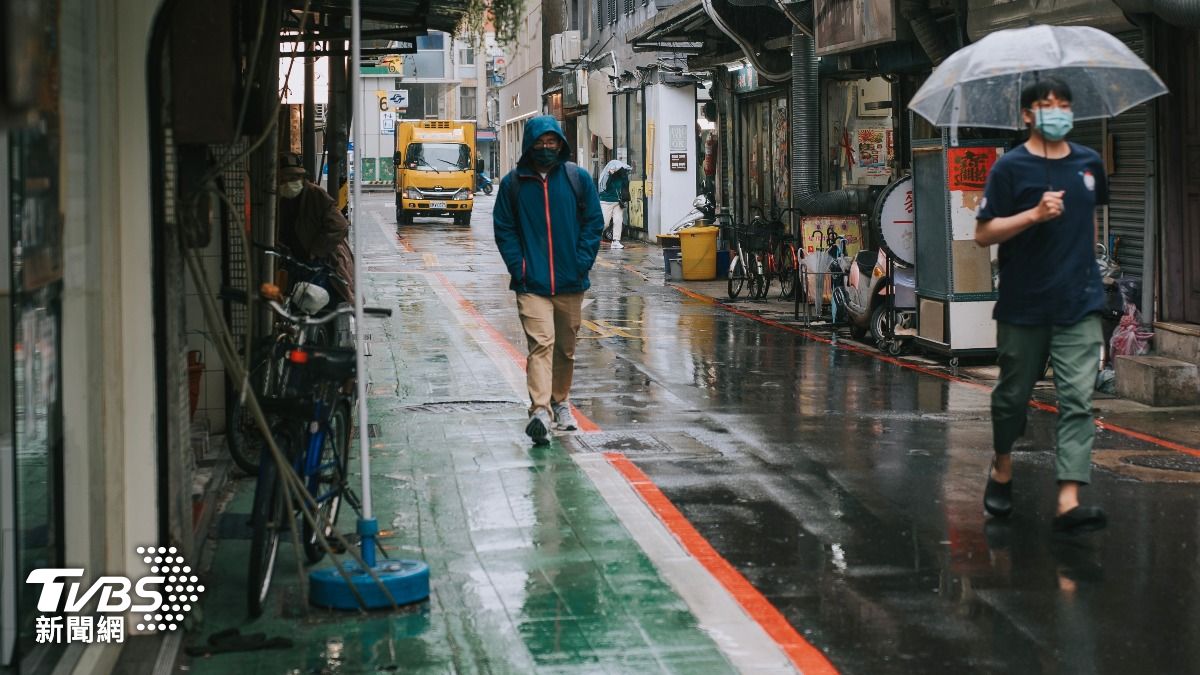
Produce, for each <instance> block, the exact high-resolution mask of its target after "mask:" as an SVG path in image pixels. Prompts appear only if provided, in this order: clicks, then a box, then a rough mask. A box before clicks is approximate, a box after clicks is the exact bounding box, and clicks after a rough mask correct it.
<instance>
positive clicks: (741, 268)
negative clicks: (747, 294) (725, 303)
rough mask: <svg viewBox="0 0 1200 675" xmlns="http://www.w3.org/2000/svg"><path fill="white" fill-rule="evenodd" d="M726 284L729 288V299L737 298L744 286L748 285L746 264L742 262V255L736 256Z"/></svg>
mask: <svg viewBox="0 0 1200 675" xmlns="http://www.w3.org/2000/svg"><path fill="white" fill-rule="evenodd" d="M726 285H727V287H728V290H729V299H730V300H737V297H738V296H739V295H741V294H742V288H743V287H744V286H745V285H746V265H745V264H744V263H743V262H742V258H741V256H737V255H735V256H734V258H733V264H732V265H730V267H729V282H728V283H727V284H726Z"/></svg>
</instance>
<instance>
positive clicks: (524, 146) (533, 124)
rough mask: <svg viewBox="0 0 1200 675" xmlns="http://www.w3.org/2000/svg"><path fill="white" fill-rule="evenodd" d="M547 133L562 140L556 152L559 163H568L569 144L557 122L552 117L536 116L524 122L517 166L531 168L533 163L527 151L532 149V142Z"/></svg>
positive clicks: (569, 157) (569, 154)
mask: <svg viewBox="0 0 1200 675" xmlns="http://www.w3.org/2000/svg"><path fill="white" fill-rule="evenodd" d="M547 132H553V133H554V134H555V135H557V136H558V137H559V138H560V139H562V147H561V148H560V149H559V151H558V159H559V161H561V162H566V161H570V159H571V144H570V143H568V142H567V137H566V136H565V135H563V130H562V127H561V126H559V124H558V120H556V119H554V117H553V116H552V115H538V116H537V117H532V118H530V119H529V121H527V122H525V132H524V134H523V135H522V137H521V159H520V161H518V162H517V166H528V167H532V166H533V162H532V161H530V159H529V151H530V150H532V149H533V142H534V141H536V140H537V139H538V138H539V137H540V136H541V135H542V134H545V133H547Z"/></svg>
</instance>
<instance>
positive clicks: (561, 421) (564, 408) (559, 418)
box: [550, 403, 579, 431]
mask: <svg viewBox="0 0 1200 675" xmlns="http://www.w3.org/2000/svg"><path fill="white" fill-rule="evenodd" d="M550 407H551V408H553V409H554V423H555V424H556V425H557V427H558V428H559V429H562V430H563V431H575V430H576V429H578V428H579V425H578V424H576V423H575V416H574V415H572V414H571V405H570V404H569V403H555V404H554V405H552V406H550Z"/></svg>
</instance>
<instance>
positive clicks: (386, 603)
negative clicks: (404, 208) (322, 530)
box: [308, 0, 429, 610]
mask: <svg viewBox="0 0 1200 675" xmlns="http://www.w3.org/2000/svg"><path fill="white" fill-rule="evenodd" d="M361 27H362V14H361V12H360V9H359V0H351V3H350V41H351V45H352V48H353V52H352V53H353V57H352V58H353V62H352V63H353V65H352V67H351V71H350V72H351V73H352V76H351V80H350V87H351V96H350V100H351V102H352V113H351V119H352V120H353V123H352V125H351V127H352V128H353V129H354V136H355V138H354V147H359V148H361V147H364V146H363V144H362V141H361V138H360V136H361V133H362V124H361V122H362V111H361V109H360V108H361V106H362V103H361V101H360V100H359V98H360V97H359V94H358V92H359V91H361V82H360V73H361V72H362V50H361V45H362V34H361V32H362V31H361ZM356 173H357V172H356ZM358 175H360V176H361V175H362V174H361V173H358ZM353 184H354V189H353V190H352V193H351V202H350V213H351V217H352V218H353V216H354V214H355V213H356V212H357V206H358V205H359V203H360V201H359V198H360V188H359V181H357V180H355V181H353ZM361 232H362V229H361V228H358V227H354V251H355V256H354V278H355V279H359V280H360V279H362V255H361V253H360V252H361V251H362V250H363V247H362V246H361V245H360V244H361V240H362V237H361ZM360 288H361V286H360ZM362 305H363V303H362V294H361V292H359V291H356V292H355V293H354V323H355V340H354V342H355V347H356V350H357V352H358V355H357V372H358V377H357V378H356V379H357V386H358V448H359V456H360V457H362V518H360V519H359V521H358V534H359V538H360V542H361V545H362V560H363V562H364V563H366V566H365V567H363V566H362V565H360V564H359V563H358V561H355V560H348V561H344V562H342V563H341V566H342V570H343V571H344V572H345V573H346V574H345V576H343V575H342V573H341V572H339V571H338V569H337V568H332V567H326V568H323V569H318V570H313V571H312V572H311V573H310V574H309V575H308V583H309V594H308V597H309V602H311V603H312V604H314V605H317V606H318V607H329V608H331V609H347V610H352V609H359V608H361V609H381V608H383V607H394V606H396V605H404V604H408V603H410V602H417V601H418V600H424V599H425V598H428V597H429V566H428V565H426V564H425V563H423V562H421V561H419V560H390V559H388V560H384V561H383V562H377V561H376V559H375V546H376V544H375V541H376V537H378V536H379V522H378V521H376V520H375V517H374V515H373V514H372V510H371V446H370V441H369V438H368V436H369V435H370V434H368V433H367V429H368V427H367V376H366V373H367V369H366V358H365V355H364V354H365V352H364V350H363V343H362V339H361V338H362V330H361V329H362V325H363V306H362ZM359 598H361V599H362V602H361V603H360V602H359Z"/></svg>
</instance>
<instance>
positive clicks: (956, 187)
mask: <svg viewBox="0 0 1200 675" xmlns="http://www.w3.org/2000/svg"><path fill="white" fill-rule="evenodd" d="M999 156H1000V152H999V148H950V149H949V150H948V151H947V152H946V160H947V176H946V182H947V186H948V187H949V189H950V190H951V191H959V192H973V191H977V190H982V189H983V187H984V185H986V184H987V177H988V172H989V171H991V170H992V165H993V164H995V163H996V159H997V158H998V157H999Z"/></svg>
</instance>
